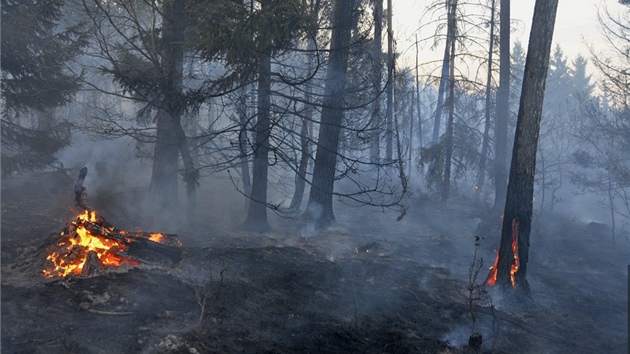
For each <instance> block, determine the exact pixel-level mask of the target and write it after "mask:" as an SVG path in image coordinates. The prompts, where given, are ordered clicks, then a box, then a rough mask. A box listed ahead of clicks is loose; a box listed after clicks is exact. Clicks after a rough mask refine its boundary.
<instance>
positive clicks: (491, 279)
mask: <svg viewBox="0 0 630 354" xmlns="http://www.w3.org/2000/svg"><path fill="white" fill-rule="evenodd" d="M494 253H496V254H497V257H496V258H495V259H494V264H493V265H492V267H490V275H489V276H488V280H487V281H486V283H488V285H490V286H495V285H496V283H497V270H498V268H497V266H498V265H499V251H497V250H494Z"/></svg>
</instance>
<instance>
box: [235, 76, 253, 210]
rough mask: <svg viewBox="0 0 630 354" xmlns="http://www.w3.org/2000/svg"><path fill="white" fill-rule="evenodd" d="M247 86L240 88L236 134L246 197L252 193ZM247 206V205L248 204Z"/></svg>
mask: <svg viewBox="0 0 630 354" xmlns="http://www.w3.org/2000/svg"><path fill="white" fill-rule="evenodd" d="M248 87H249V85H246V86H243V88H241V92H240V97H239V101H238V116H239V125H240V127H239V129H240V130H239V132H238V148H239V153H240V160H241V176H242V178H243V192H244V193H245V195H246V196H247V197H250V196H251V193H252V181H251V179H250V178H249V161H248V158H247V155H248V151H247V125H248V122H249V119H248V114H247V90H248ZM248 204H249V203H248Z"/></svg>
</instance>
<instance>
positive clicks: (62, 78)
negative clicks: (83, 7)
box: [0, 0, 86, 175]
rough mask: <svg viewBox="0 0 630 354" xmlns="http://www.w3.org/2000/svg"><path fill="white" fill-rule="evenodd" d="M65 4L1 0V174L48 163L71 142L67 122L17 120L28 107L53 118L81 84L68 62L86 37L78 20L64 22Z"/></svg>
mask: <svg viewBox="0 0 630 354" xmlns="http://www.w3.org/2000/svg"><path fill="white" fill-rule="evenodd" d="M62 7H63V1H43V0H2V21H1V22H2V24H1V31H2V39H1V41H2V50H1V51H0V52H1V62H0V63H1V68H2V86H1V87H2V103H3V104H4V108H3V111H2V173H3V175H6V174H9V173H13V172H20V171H27V170H33V169H36V168H40V167H43V166H46V165H50V164H52V163H54V162H55V161H56V159H55V157H54V154H55V153H56V152H57V151H59V150H60V149H62V148H64V147H66V146H68V145H69V144H70V131H69V127H68V126H67V125H66V124H61V125H60V124H56V123H55V122H52V121H49V122H47V124H45V125H44V124H42V125H41V126H40V127H38V128H45V129H38V130H34V129H30V128H28V127H25V126H23V125H21V124H20V122H19V121H18V116H19V115H20V114H21V113H26V112H29V111H35V112H36V113H37V114H39V115H42V116H43V115H45V116H47V118H50V116H52V110H53V108H55V107H59V106H62V105H64V104H65V103H67V102H68V101H70V99H71V98H72V96H73V95H74V94H75V93H76V91H77V90H78V89H79V88H80V86H81V76H80V75H78V74H75V73H73V72H71V71H70V70H67V66H68V65H69V64H70V63H71V62H72V61H73V60H74V59H75V58H76V57H77V56H78V55H80V54H81V51H82V48H83V46H85V45H86V39H85V35H84V32H83V30H82V27H81V26H80V25H77V26H66V27H64V26H61V25H60V23H61V22H62Z"/></svg>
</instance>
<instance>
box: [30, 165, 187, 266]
mask: <svg viewBox="0 0 630 354" xmlns="http://www.w3.org/2000/svg"><path fill="white" fill-rule="evenodd" d="M86 174H87V168H85V167H84V168H83V169H82V170H81V173H80V174H79V178H78V179H77V182H76V184H75V187H74V191H75V205H76V207H77V208H79V209H82V210H83V211H81V212H78V213H77V217H76V218H75V219H74V220H73V221H72V222H68V223H67V226H66V227H65V228H64V230H63V231H62V232H61V233H60V234H59V237H60V239H59V241H58V242H57V243H56V244H55V245H53V246H51V247H49V248H48V249H47V250H46V259H47V261H49V263H48V267H47V268H46V269H44V270H43V271H42V272H43V275H44V276H45V277H48V278H52V277H63V276H67V275H70V274H74V275H80V276H90V275H94V274H97V273H98V272H100V271H101V270H103V269H105V268H113V267H120V266H122V265H124V264H126V265H129V266H139V265H140V264H141V261H143V262H145V263H147V262H149V263H150V262H155V261H156V260H157V261H160V262H162V263H164V262H168V261H170V262H173V263H176V262H179V260H180V257H181V249H180V247H181V246H182V244H181V242H180V241H179V238H178V237H177V235H173V234H165V233H152V232H142V231H137V232H127V231H124V230H120V229H117V228H115V227H114V226H113V225H111V224H110V223H109V222H107V220H105V218H103V217H101V216H99V215H97V213H96V211H93V210H90V208H89V205H88V202H87V193H86V192H85V187H83V180H84V179H85V176H86Z"/></svg>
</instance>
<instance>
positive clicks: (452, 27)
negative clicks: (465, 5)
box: [442, 0, 457, 203]
mask: <svg viewBox="0 0 630 354" xmlns="http://www.w3.org/2000/svg"><path fill="white" fill-rule="evenodd" d="M456 11H457V0H452V2H451V7H450V12H449V15H448V37H449V38H450V39H449V42H450V44H451V49H450V58H449V80H448V83H449V85H448V99H449V101H448V107H449V110H448V122H447V124H446V152H445V156H444V160H445V161H444V181H443V182H442V202H443V203H446V201H447V200H448V198H449V196H450V191H451V162H452V161H451V160H452V159H453V124H454V118H455V43H456V41H455V34H456V32H457V27H456V26H457V22H456V14H457V13H456Z"/></svg>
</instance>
